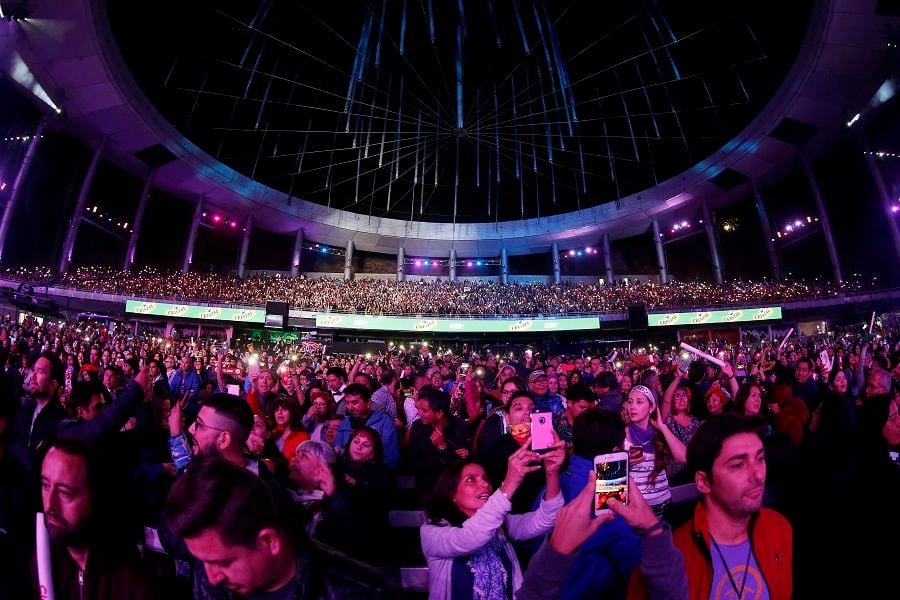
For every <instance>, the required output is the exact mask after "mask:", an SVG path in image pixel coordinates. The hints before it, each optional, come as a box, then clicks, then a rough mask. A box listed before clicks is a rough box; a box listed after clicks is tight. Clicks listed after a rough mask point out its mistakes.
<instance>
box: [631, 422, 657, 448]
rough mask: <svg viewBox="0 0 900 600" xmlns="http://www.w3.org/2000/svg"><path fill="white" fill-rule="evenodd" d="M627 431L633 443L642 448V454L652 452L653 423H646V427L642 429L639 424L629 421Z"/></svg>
mask: <svg viewBox="0 0 900 600" xmlns="http://www.w3.org/2000/svg"><path fill="white" fill-rule="evenodd" d="M628 433H630V434H631V440H632V441H633V442H634V444H635V445H636V446H640V447H641V448H642V449H643V450H644V454H653V435H654V432H653V425H650V424H647V428H646V429H644V428H643V427H641V426H640V425H636V424H634V423H629V424H628Z"/></svg>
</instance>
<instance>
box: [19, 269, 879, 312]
mask: <svg viewBox="0 0 900 600" xmlns="http://www.w3.org/2000/svg"><path fill="white" fill-rule="evenodd" d="M3 277H4V278H6V279H8V280H13V281H20V282H23V283H27V284H29V285H55V286H59V287H64V288H73V289H83V290H89V291H97V292H105V293H109V294H119V295H123V296H129V297H136V298H154V299H160V300H170V301H175V302H180V301H198V302H221V303H229V304H240V305H262V304H264V303H265V302H266V300H279V301H285V302H287V303H288V304H289V305H290V306H292V307H295V308H300V309H307V310H316V311H327V310H330V311H334V312H355V313H368V314H414V315H415V314H428V315H472V314H484V315H519V314H544V315H565V314H575V313H604V312H616V311H624V310H627V309H628V307H629V306H631V305H633V304H645V305H646V306H647V308H648V309H651V310H652V309H680V308H707V307H712V306H740V305H748V304H749V305H754V304H774V303H779V302H789V301H795V300H807V299H821V298H834V297H839V296H842V295H846V294H854V293H859V292H862V291H866V290H870V289H873V286H874V285H875V284H877V280H876V281H866V282H862V281H860V280H854V281H851V282H844V283H841V284H835V283H831V282H825V281H821V282H820V281H812V282H807V281H729V282H726V283H724V284H713V283H705V282H697V281H692V282H681V281H675V282H671V283H669V284H665V285H659V284H652V283H632V284H629V285H626V284H624V283H621V284H616V285H600V284H584V283H577V284H576V283H559V284H549V283H512V284H507V285H502V284H500V283H495V282H485V281H457V282H450V281H447V280H435V281H403V282H398V281H393V280H390V281H389V280H383V279H366V278H357V279H353V280H350V281H344V280H343V279H333V278H328V277H320V278H315V279H307V278H305V277H294V278H292V277H283V276H280V275H274V276H253V277H248V278H245V279H240V278H238V277H236V276H233V275H219V274H215V273H191V275H190V277H185V276H184V275H183V274H182V273H180V272H173V271H160V270H157V269H152V268H145V269H142V270H140V271H138V272H135V273H131V272H122V271H117V270H115V269H112V268H109V267H80V268H78V269H75V270H74V271H72V272H69V273H67V274H66V275H64V276H63V277H62V278H58V277H56V276H54V275H53V273H52V271H51V270H50V269H45V268H19V269H11V268H10V269H6V272H5V273H4V274H3Z"/></svg>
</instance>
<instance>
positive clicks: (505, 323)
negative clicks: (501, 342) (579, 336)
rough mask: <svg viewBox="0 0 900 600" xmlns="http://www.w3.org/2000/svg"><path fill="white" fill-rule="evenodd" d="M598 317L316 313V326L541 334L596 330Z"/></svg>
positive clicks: (383, 329) (412, 330)
mask: <svg viewBox="0 0 900 600" xmlns="http://www.w3.org/2000/svg"><path fill="white" fill-rule="evenodd" d="M599 326H600V319H599V318H598V317H573V318H570V319H538V318H535V319H447V318H433V319H431V318H410V317H382V316H369V315H339V314H333V313H323V314H318V315H316V327H321V328H328V329H363V330H373V331H374V330H377V331H408V332H413V333H416V332H422V333H424V332H438V333H541V332H554V331H582V330H589V329H597V328H598V327H599Z"/></svg>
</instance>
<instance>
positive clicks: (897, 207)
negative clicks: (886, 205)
mask: <svg viewBox="0 0 900 600" xmlns="http://www.w3.org/2000/svg"><path fill="white" fill-rule="evenodd" d="M898 211H900V206H892V207H891V212H898Z"/></svg>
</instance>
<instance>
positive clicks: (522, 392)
mask: <svg viewBox="0 0 900 600" xmlns="http://www.w3.org/2000/svg"><path fill="white" fill-rule="evenodd" d="M516 398H528V399H529V400H531V402H532V403H533V402H534V397H533V396H532V395H531V394H530V393H528V392H527V391H526V390H516V391H515V392H513V393H512V395H511V396H510V397H509V400H508V401H507V403H506V405H505V406H504V407H503V411H504V412H506V413H507V414H509V409H510V407H512V403H513V400H515V399H516Z"/></svg>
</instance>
